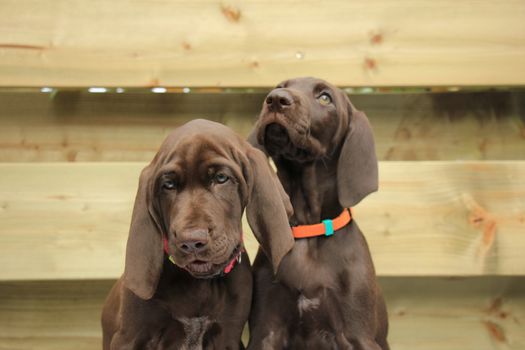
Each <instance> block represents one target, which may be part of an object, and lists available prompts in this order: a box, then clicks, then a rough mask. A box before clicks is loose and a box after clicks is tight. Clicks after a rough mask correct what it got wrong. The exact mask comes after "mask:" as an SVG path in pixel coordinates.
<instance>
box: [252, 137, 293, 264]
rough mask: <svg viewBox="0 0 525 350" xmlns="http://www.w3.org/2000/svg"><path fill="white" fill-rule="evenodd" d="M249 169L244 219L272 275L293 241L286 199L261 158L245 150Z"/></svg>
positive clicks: (274, 176) (253, 149) (260, 153)
mask: <svg viewBox="0 0 525 350" xmlns="http://www.w3.org/2000/svg"><path fill="white" fill-rule="evenodd" d="M247 156H248V159H249V162H250V165H251V170H252V171H251V176H250V180H249V186H250V187H249V191H250V193H249V199H248V203H247V205H246V215H247V218H248V223H249V224H250V227H251V229H252V231H253V233H254V235H255V237H256V238H257V240H258V241H259V243H260V244H261V247H262V249H263V251H264V253H265V254H266V256H267V257H268V259H270V261H271V262H272V266H273V270H274V272H275V273H276V272H277V270H278V268H279V264H280V263H281V260H282V258H283V257H284V256H285V255H286V254H287V253H288V252H289V251H290V250H291V249H292V247H293V245H294V238H293V235H292V230H291V228H290V224H289V223H288V215H291V214H292V213H293V209H292V205H291V203H290V199H289V198H288V195H287V194H286V192H285V191H284V189H283V187H282V186H281V183H280V182H279V180H278V179H277V176H276V175H275V173H274V172H273V170H272V169H271V168H270V164H269V163H268V159H267V158H266V157H265V155H264V154H263V153H262V152H261V151H259V150H258V149H255V148H253V147H249V150H248V151H247Z"/></svg>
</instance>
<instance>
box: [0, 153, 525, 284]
mask: <svg viewBox="0 0 525 350" xmlns="http://www.w3.org/2000/svg"><path fill="white" fill-rule="evenodd" d="M144 165H145V164H144V163H71V164H67V163H22V164H19V163H11V164H9V163H4V164H0V266H3V269H2V270H0V280H47V279H79V278H81V279H84V278H91V279H96V278H116V277H117V276H119V275H120V274H121V272H122V270H123V262H124V249H125V243H126V237H127V232H128V228H129V221H130V215H131V209H132V205H133V200H134V196H135V191H136V186H137V181H138V180H137V179H138V174H139V172H140V170H141V169H142V167H143V166H144ZM524 174H525V162H523V161H514V162H381V163H380V179H381V180H380V191H379V192H378V193H376V194H373V195H371V196H370V197H369V198H367V199H366V200H364V201H363V203H362V204H359V205H358V206H357V207H356V208H354V214H355V218H356V220H357V222H358V223H359V226H360V227H361V228H362V230H363V231H364V233H365V235H366V237H367V239H368V241H369V243H370V248H371V251H372V255H373V257H374V261H375V264H376V267H377V271H378V274H379V275H383V276H385V275H387V276H463V275H523V274H524V272H525V261H524V260H523V258H522V252H523V250H524V249H525V236H523V232H525V176H524ZM244 228H245V230H246V231H247V232H249V230H248V225H247V224H246V223H245V225H244ZM246 240H247V248H248V251H249V253H250V255H251V256H252V257H253V256H254V253H255V250H256V248H257V243H256V241H255V240H254V238H253V237H252V235H251V234H249V233H248V237H247V239H246Z"/></svg>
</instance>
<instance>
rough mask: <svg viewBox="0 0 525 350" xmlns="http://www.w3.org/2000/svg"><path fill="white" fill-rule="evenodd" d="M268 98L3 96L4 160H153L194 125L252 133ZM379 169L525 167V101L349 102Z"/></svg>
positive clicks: (0, 134) (402, 97)
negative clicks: (179, 130) (448, 164)
mask: <svg viewBox="0 0 525 350" xmlns="http://www.w3.org/2000/svg"><path fill="white" fill-rule="evenodd" d="M265 95H266V93H260V92H259V93H224V94H210V93H190V94H165V95H160V94H153V93H126V94H89V93H85V92H84V93H82V92H80V91H72V92H68V91H66V92H59V93H58V94H57V95H56V96H54V97H53V98H50V96H49V95H48V94H41V93H8V92H4V93H0V105H1V106H2V109H0V161H3V162H28V161H38V162H49V161H148V160H150V159H152V158H153V156H154V154H155V152H156V150H157V149H158V147H159V144H160V142H161V141H162V139H163V138H164V137H165V136H166V135H167V134H168V133H169V132H170V130H172V129H173V128H175V127H176V126H178V125H180V124H182V123H184V122H186V121H188V120H190V119H194V118H207V119H212V120H215V121H219V122H222V123H224V124H226V125H228V126H230V127H232V128H233V129H235V130H236V131H237V132H239V133H240V134H242V135H247V134H248V133H249V132H250V131H251V129H252V128H253V125H254V122H255V120H256V116H257V115H258V113H259V110H260V106H261V101H263V100H264V97H265ZM351 99H352V101H353V102H354V104H355V105H356V106H357V107H358V108H360V109H362V110H364V111H366V113H367V114H368V116H369V118H370V121H371V123H372V126H373V128H374V131H375V139H376V149H377V154H378V157H379V159H381V160H457V159H461V160H467V159H468V160H485V159H488V160H511V159H521V160H524V159H525V113H523V112H524V111H525V109H524V110H522V109H520V105H521V104H525V92H523V91H513V92H507V91H503V92H472V93H463V92H461V93H430V94H409V93H408V94H373V95H351Z"/></svg>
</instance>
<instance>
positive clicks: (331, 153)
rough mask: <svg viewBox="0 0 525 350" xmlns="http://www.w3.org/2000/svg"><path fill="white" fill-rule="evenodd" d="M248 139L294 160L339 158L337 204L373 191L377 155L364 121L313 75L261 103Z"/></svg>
mask: <svg viewBox="0 0 525 350" xmlns="http://www.w3.org/2000/svg"><path fill="white" fill-rule="evenodd" d="M248 140H249V141H250V143H252V144H253V145H255V146H257V147H259V148H262V149H264V150H265V151H266V152H267V153H268V154H269V155H270V156H271V157H279V158H284V159H287V160H290V161H292V162H294V163H297V164H299V165H300V164H302V163H307V162H313V161H316V160H321V159H323V158H328V159H332V158H334V157H338V160H337V162H338V163H337V185H338V193H339V201H340V204H341V205H342V206H344V207H350V206H353V205H355V204H357V203H358V202H359V201H360V200H361V199H363V198H364V197H365V196H366V195H367V194H369V193H370V192H373V191H376V190H377V185H378V181H377V158H376V155H375V146H374V138H373V134H372V129H371V128H370V124H369V123H368V119H367V117H366V115H365V114H364V113H363V112H360V111H358V110H356V109H355V108H354V106H353V105H352V103H351V102H350V100H349V99H348V97H347V95H346V94H345V93H344V92H343V91H342V90H341V89H339V88H337V87H335V86H333V85H332V84H330V83H328V82H326V81H324V80H321V79H316V78H297V79H291V80H287V81H284V82H282V83H280V84H279V85H277V87H276V88H275V89H274V90H272V91H271V92H270V93H269V94H268V96H267V97H266V98H265V101H264V102H263V106H262V110H261V114H260V116H259V120H258V122H257V124H256V126H255V129H254V131H253V132H252V134H251V135H250V136H249V138H248Z"/></svg>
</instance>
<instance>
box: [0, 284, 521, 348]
mask: <svg viewBox="0 0 525 350" xmlns="http://www.w3.org/2000/svg"><path fill="white" fill-rule="evenodd" d="M380 283H381V284H382V286H383V289H384V293H385V298H386V301H387V305H388V309H389V312H390V335H389V339H390V343H391V345H392V349H394V350H396V349H398V350H411V349H414V350H416V349H417V350H420V349H426V350H438V349H439V350H442V349H447V350H456V349H457V350H498V349H516V350H519V349H523V348H524V347H525V332H523V322H525V290H524V286H525V280H524V279H523V278H498V277H491V278H469V279H459V280H458V279H448V280H445V279H443V280H442V279H432V278H417V279H414V278H382V279H380ZM112 284H113V281H112V280H110V281H69V282H16V283H5V282H4V283H1V284H0V349H2V350H22V349H24V350H25V349H46V350H47V349H49V350H55V349H64V350H66V349H67V350H69V349H73V348H74V349H77V350H90V349H100V346H101V345H100V344H101V330H100V323H99V318H100V310H101V309H102V305H103V302H104V298H105V296H106V295H107V293H108V292H109V289H110V288H111V286H112Z"/></svg>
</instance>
